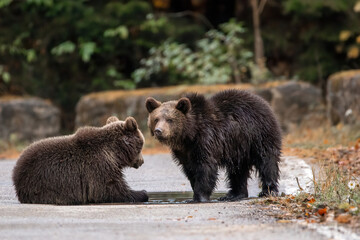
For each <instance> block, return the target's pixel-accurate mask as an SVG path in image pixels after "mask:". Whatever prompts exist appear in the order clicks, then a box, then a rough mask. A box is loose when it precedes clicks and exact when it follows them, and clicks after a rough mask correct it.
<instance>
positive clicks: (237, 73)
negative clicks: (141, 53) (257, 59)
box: [133, 21, 252, 85]
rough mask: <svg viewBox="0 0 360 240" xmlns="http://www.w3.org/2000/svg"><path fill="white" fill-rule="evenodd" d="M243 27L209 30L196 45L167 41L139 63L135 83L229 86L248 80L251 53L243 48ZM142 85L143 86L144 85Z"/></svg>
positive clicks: (223, 26) (234, 25)
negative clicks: (223, 84)
mask: <svg viewBox="0 0 360 240" xmlns="http://www.w3.org/2000/svg"><path fill="white" fill-rule="evenodd" d="M244 32H245V29H244V27H243V26H242V24H240V23H237V22H235V21H230V22H228V23H224V24H222V25H220V30H216V29H212V30H210V31H208V32H207V33H206V34H205V37H204V38H203V39H200V40H198V41H197V42H196V44H195V49H194V50H192V49H191V48H189V47H187V46H186V45H185V44H179V43H177V42H172V41H167V42H165V43H163V44H162V45H160V46H159V47H155V48H152V49H151V50H150V56H149V57H148V58H147V59H143V60H142V61H141V64H142V67H141V68H139V69H137V70H136V71H135V72H134V73H133V78H134V79H135V82H137V83H139V84H140V85H141V84H143V85H146V82H151V83H152V84H154V83H156V84H158V85H162V84H164V83H165V84H175V83H179V82H182V83H194V82H196V83H201V84H214V83H229V82H234V81H235V82H240V81H244V80H245V79H246V78H247V74H248V72H247V71H248V68H249V65H250V64H251V58H252V52H251V51H249V50H247V49H246V48H244V46H243V44H244V41H243V39H242V35H243V33H244ZM144 82H145V83H144Z"/></svg>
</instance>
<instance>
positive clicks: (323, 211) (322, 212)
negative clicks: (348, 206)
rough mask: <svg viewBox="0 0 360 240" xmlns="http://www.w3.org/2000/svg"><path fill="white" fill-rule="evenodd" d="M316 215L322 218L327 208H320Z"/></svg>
mask: <svg viewBox="0 0 360 240" xmlns="http://www.w3.org/2000/svg"><path fill="white" fill-rule="evenodd" d="M316 213H317V214H319V215H320V216H324V215H325V214H326V213H327V208H320V209H319V210H317V212H316Z"/></svg>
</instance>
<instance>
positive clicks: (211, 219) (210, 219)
mask: <svg viewBox="0 0 360 240" xmlns="http://www.w3.org/2000/svg"><path fill="white" fill-rule="evenodd" d="M208 220H209V221H213V220H216V218H208Z"/></svg>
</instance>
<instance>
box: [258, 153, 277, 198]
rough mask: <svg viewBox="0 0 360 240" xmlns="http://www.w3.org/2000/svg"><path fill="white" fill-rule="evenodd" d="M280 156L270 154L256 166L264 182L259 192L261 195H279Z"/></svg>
mask: <svg viewBox="0 0 360 240" xmlns="http://www.w3.org/2000/svg"><path fill="white" fill-rule="evenodd" d="M279 161H280V158H279V157H278V156H274V155H273V156H270V157H267V158H263V159H262V163H261V164H260V163H257V164H256V168H257V170H258V171H259V176H260V179H261V182H262V191H261V192H260V193H259V197H265V196H269V195H277V193H278V192H279V190H278V181H279V177H280V170H279V166H278V162H279Z"/></svg>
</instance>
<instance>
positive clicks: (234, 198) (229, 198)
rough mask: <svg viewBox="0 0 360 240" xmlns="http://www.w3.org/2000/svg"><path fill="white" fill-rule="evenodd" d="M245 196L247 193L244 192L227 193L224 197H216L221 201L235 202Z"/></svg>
mask: <svg viewBox="0 0 360 240" xmlns="http://www.w3.org/2000/svg"><path fill="white" fill-rule="evenodd" d="M247 197H248V195H247V194H244V193H241V194H237V195H234V194H227V195H226V196H224V197H220V198H218V201H221V202H235V201H239V200H242V199H244V198H247Z"/></svg>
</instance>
